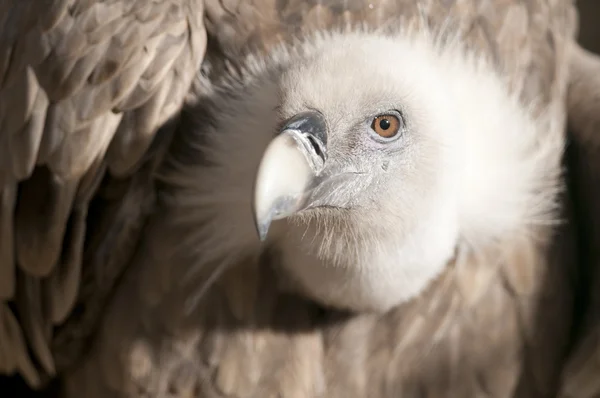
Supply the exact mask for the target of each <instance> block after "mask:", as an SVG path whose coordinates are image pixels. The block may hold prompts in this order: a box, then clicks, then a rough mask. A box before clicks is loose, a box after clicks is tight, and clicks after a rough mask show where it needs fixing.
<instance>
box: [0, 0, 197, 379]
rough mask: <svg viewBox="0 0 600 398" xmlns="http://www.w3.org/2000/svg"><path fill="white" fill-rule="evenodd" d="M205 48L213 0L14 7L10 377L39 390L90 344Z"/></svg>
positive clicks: (8, 103) (8, 114)
mask: <svg viewBox="0 0 600 398" xmlns="http://www.w3.org/2000/svg"><path fill="white" fill-rule="evenodd" d="M205 47H206V32H205V29H204V25H203V3H202V1H201V0H164V1H160V0H155V1H151V2H148V1H145V0H132V1H130V0H41V1H38V0H6V1H2V2H1V4H0V374H8V375H10V374H14V373H15V372H17V373H20V374H21V375H22V376H23V377H24V378H25V379H26V381H27V383H28V384H29V385H31V386H34V387H37V386H40V385H41V384H42V383H43V382H44V381H45V380H47V378H48V376H53V375H55V374H56V372H59V371H60V370H61V369H64V368H65V367H66V366H68V365H70V364H71V363H72V360H74V359H75V357H76V355H77V354H80V353H81V352H82V351H83V348H84V347H85V345H86V344H87V340H88V338H89V337H90V335H91V332H92V330H93V328H95V327H96V326H95V325H96V324H97V321H98V319H99V315H100V311H101V309H102V308H103V306H104V304H105V301H106V298H107V296H108V294H109V292H110V291H111V290H112V288H113V286H114V284H115V282H116V280H117V279H118V277H119V275H120V273H121V272H122V270H123V268H124V265H125V264H126V258H127V256H128V253H130V252H131V251H132V250H133V248H134V244H135V241H136V236H137V235H136V234H137V231H138V230H139V229H140V227H141V223H142V221H143V215H144V214H145V211H146V210H147V209H148V205H149V203H150V202H151V200H152V188H151V184H150V179H149V178H148V175H149V174H148V170H147V168H148V166H147V164H148V162H147V161H146V160H147V159H148V158H156V156H157V153H158V152H159V151H155V150H152V151H151V152H149V147H150V145H151V143H152V142H153V139H154V137H155V136H156V135H157V131H158V129H159V127H161V126H162V125H164V124H165V122H167V121H169V120H170V119H172V118H173V117H174V116H176V115H177V112H178V111H179V109H180V107H181V105H182V103H183V102H184V99H185V97H186V95H187V93H188V91H189V88H190V85H191V83H192V80H193V78H194V76H195V74H196V72H197V70H198V68H199V65H200V63H201V61H202V59H203V56H204V53H205ZM162 135H165V134H162ZM161 145H162V146H163V147H164V144H159V145H158V147H159V148H160V146H161ZM145 155H146V156H145ZM102 181H104V182H103V183H102ZM99 186H102V188H101V189H99Z"/></svg>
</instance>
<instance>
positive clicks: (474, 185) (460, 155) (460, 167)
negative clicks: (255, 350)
mask: <svg viewBox="0 0 600 398" xmlns="http://www.w3.org/2000/svg"><path fill="white" fill-rule="evenodd" d="M363 61H364V62H363ZM311 63H312V64H311ZM288 65H294V67H292V68H291V70H288ZM282 71H283V72H284V73H285V74H284V78H283V79H281V78H280V77H281V73H282ZM360 76H362V78H360ZM357 83H358V84H357ZM350 84H352V86H351V87H349V85H350ZM379 87H387V88H389V87H393V88H395V89H397V90H399V91H401V92H402V99H403V101H405V102H406V106H407V109H408V115H407V117H408V118H412V120H414V121H415V125H416V126H417V129H418V130H419V131H418V133H419V134H420V136H421V137H423V138H422V140H423V141H422V142H421V144H418V145H417V144H415V149H414V151H413V152H412V154H411V155H410V156H409V160H407V161H406V162H407V164H406V165H405V166H403V167H404V169H403V170H405V171H406V174H410V178H405V180H406V181H404V180H403V182H402V183H392V184H390V186H389V187H386V189H384V190H383V191H381V192H383V193H385V195H378V196H377V198H378V199H377V200H378V202H377V203H376V205H374V206H371V207H368V210H358V211H356V212H353V211H352V210H349V211H347V212H338V213H335V214H332V212H331V211H322V212H319V211H317V212H313V213H312V214H309V215H306V216H300V217H299V218H297V219H295V220H294V219H292V220H289V221H284V222H279V223H276V224H274V226H273V229H272V231H271V233H270V236H271V238H272V239H271V243H272V244H273V245H275V246H276V247H277V248H278V249H279V250H280V251H281V254H282V256H283V265H284V267H285V268H286V269H287V270H288V271H289V273H290V274H291V275H292V276H293V278H294V279H295V280H296V281H297V282H298V283H299V285H300V286H301V288H302V289H303V291H304V292H305V293H306V294H308V295H310V296H312V297H313V298H315V299H317V300H318V301H321V302H323V303H325V304H328V305H334V306H339V307H346V308H351V309H354V310H378V311H383V310H387V309H389V308H390V307H393V306H395V305H397V304H400V303H402V302H405V301H407V300H409V299H411V298H413V297H415V296H416V295H418V294H419V293H420V292H422V291H423V290H424V289H425V288H426V287H427V286H428V284H429V283H430V282H431V281H432V280H433V279H434V278H435V277H436V276H437V275H438V274H439V273H440V272H441V271H442V270H443V269H444V268H445V266H446V265H447V264H448V262H449V261H450V260H451V259H452V257H453V256H454V253H455V251H456V249H457V247H461V248H463V249H465V250H476V251H485V250H486V248H487V247H489V246H490V245H495V244H499V243H502V242H505V241H509V240H511V238H514V237H517V236H523V235H525V236H528V235H531V234H532V231H533V228H534V227H537V226H539V225H545V224H548V223H551V222H552V221H553V220H554V217H555V214H554V210H555V207H556V206H555V205H556V204H555V201H556V197H557V193H558V190H559V180H560V179H559V175H560V158H561V155H562V150H563V144H564V143H563V136H562V134H561V133H560V131H561V128H560V126H552V125H550V124H551V122H550V121H551V120H552V119H551V118H549V117H546V115H541V116H537V117H534V116H533V115H532V113H531V112H530V111H529V109H530V105H531V104H527V105H524V104H522V103H521V102H520V101H519V99H518V91H519V90H515V91H516V92H517V93H516V94H514V93H511V92H509V90H508V89H507V87H508V84H507V82H506V81H505V79H504V78H503V77H502V76H501V75H499V74H498V73H497V72H495V71H494V69H493V67H492V66H491V65H489V64H488V63H487V62H486V61H485V60H484V58H483V57H481V56H478V55H476V53H474V52H473V53H471V52H469V51H465V49H464V48H462V47H461V46H460V45H459V44H458V41H445V42H443V43H442V42H438V41H436V40H435V38H434V37H433V36H432V35H430V34H427V33H421V34H398V35H394V36H391V37H390V36H386V35H382V34H378V33H370V32H363V31H361V32H353V33H349V32H342V33H329V34H319V35H315V36H313V37H310V38H309V39H307V40H306V41H305V42H303V43H300V44H297V45H296V46H291V47H285V46H282V47H279V48H277V49H276V50H274V51H273V52H272V53H271V54H270V55H269V56H267V57H265V58H261V57H258V56H251V57H249V59H248V60H247V62H246V67H245V69H244V70H243V71H242V72H241V73H240V75H239V76H237V77H236V78H235V79H231V80H230V81H228V82H227V83H226V84H225V85H224V88H222V89H219V90H216V92H215V93H213V94H212V98H210V99H207V100H204V99H201V100H200V106H205V107H208V108H210V109H211V110H212V111H211V112H212V113H213V116H214V118H215V120H214V123H211V124H210V125H209V124H205V125H199V126H198V130H197V131H194V132H190V133H189V134H190V137H192V138H191V139H190V145H194V142H195V141H194V139H193V137H194V136H195V137H201V139H200V140H198V142H202V144H197V146H196V149H197V150H198V151H199V153H198V156H199V157H203V158H205V159H207V160H208V163H209V165H208V166H207V165H201V164H186V163H185V162H180V163H177V161H173V164H176V167H175V168H174V169H173V170H174V171H173V172H171V173H170V174H167V175H165V176H164V179H165V181H167V182H168V183H170V184H171V185H173V186H174V187H175V188H176V189H175V190H173V196H172V197H171V198H170V202H169V203H170V204H171V205H172V206H173V208H175V209H177V210H178V211H180V214H181V215H182V216H183V219H184V220H185V221H186V222H187V223H188V224H190V223H191V224H193V225H194V228H193V233H192V234H191V235H190V239H189V241H188V242H182V246H185V248H186V249H188V250H189V248H190V246H192V247H193V248H194V249H195V250H196V253H197V256H198V266H200V267H202V266H204V265H208V264H211V265H212V266H214V265H215V264H217V265H219V266H227V265H232V264H235V263H236V262H238V261H240V259H241V258H248V255H249V254H250V255H254V256H258V255H259V254H260V252H261V250H263V246H261V245H260V243H259V241H258V238H257V235H256V232H255V230H254V226H253V221H252V216H251V206H250V200H251V198H252V182H253V178H254V173H255V172H256V169H257V166H258V163H259V161H260V158H261V155H262V153H263V151H264V149H265V147H266V145H267V144H268V142H269V140H270V139H271V138H272V137H273V134H274V131H276V128H277V123H278V121H279V120H278V118H277V117H276V116H277V115H278V114H277V112H281V109H280V108H281V106H282V101H284V100H285V101H287V102H288V103H289V101H292V102H293V101H294V97H295V96H298V98H300V97H306V96H311V95H312V96H314V98H313V99H314V101H315V103H317V104H319V103H322V104H323V106H330V105H331V103H338V104H344V101H348V97H352V96H356V97H357V98H359V97H360V96H361V92H370V94H373V91H376V90H378V88H379ZM296 91H298V92H296ZM231 93H235V96H234V95H231ZM336 96H339V97H336ZM290 98H291V99H290ZM336 98H337V99H336ZM341 98H343V99H344V101H341V100H340V99H341ZM202 101H205V103H204V105H203V104H202ZM208 101H210V105H208ZM298 101H300V100H298ZM336 101H337V102H336ZM294 106H295V105H294V104H293V103H292V104H291V105H290V107H291V108H294ZM342 108H343V106H342ZM332 112H334V111H332ZM337 112H338V114H337V115H343V112H344V110H343V109H339V110H338V111H337ZM340 117H342V116H340ZM425 143H428V144H425ZM419 145H420V146H419ZM428 148H429V149H428ZM429 150H430V152H428V151H429ZM408 153H410V152H408ZM398 156H402V155H398ZM399 179H400V177H399ZM530 238H531V239H533V236H531V237H530Z"/></svg>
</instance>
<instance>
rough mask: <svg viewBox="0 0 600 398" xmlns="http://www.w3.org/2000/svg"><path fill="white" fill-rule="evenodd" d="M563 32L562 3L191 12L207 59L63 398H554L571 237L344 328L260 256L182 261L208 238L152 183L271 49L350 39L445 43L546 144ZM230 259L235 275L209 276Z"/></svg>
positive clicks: (188, 156)
mask: <svg viewBox="0 0 600 398" xmlns="http://www.w3.org/2000/svg"><path fill="white" fill-rule="evenodd" d="M574 15H575V11H574V4H573V2H572V1H569V0H553V1H547V2H535V1H526V0H505V1H487V0H471V1H444V2H440V1H434V0H422V1H419V2H413V1H391V0H389V1H386V0H380V1H364V0H343V1H342V0H339V1H338V0H333V1H328V2H312V1H311V2H306V1H299V0H288V1H276V2H275V1H266V0H250V1H227V2H225V1H223V2H218V1H206V3H205V23H206V28H207V31H208V36H209V39H208V50H207V54H206V57H205V59H204V63H203V66H202V71H201V73H200V74H199V79H198V80H197V82H196V83H197V85H196V87H195V88H194V91H197V89H202V90H204V91H202V94H201V95H199V96H198V97H197V99H198V100H197V101H191V102H190V105H189V106H186V107H184V111H183V115H182V119H181V121H180V123H179V124H178V126H177V129H176V131H175V132H174V138H173V142H172V143H171V145H170V147H169V149H168V155H167V156H168V158H169V160H173V162H165V163H162V164H161V165H160V166H159V175H162V176H164V175H168V176H169V177H168V178H163V179H161V180H160V183H158V186H157V190H158V197H159V200H158V204H157V205H156V207H155V208H154V210H155V211H154V214H152V216H151V218H150V219H149V220H148V223H147V226H146V228H145V230H144V231H143V238H142V240H141V244H140V245H139V246H138V247H137V248H136V251H135V255H134V257H133V261H132V264H131V266H130V267H129V268H128V270H127V272H126V273H125V275H124V277H123V278H122V280H120V283H119V287H118V289H117V291H116V293H115V295H114V297H113V299H112V300H111V302H110V304H109V305H108V307H107V310H106V314H105V317H104V318H103V323H102V324H101V325H100V327H99V330H98V334H97V335H96V336H95V339H94V342H93V345H92V348H91V351H90V352H89V354H88V355H86V356H85V358H84V359H83V360H82V362H81V363H80V364H79V365H78V366H77V368H76V369H74V370H73V372H70V373H69V374H68V375H66V377H65V379H66V380H65V394H66V395H67V396H70V397H79V396H86V397H90V398H93V397H104V396H120V397H142V396H173V397H183V396H195V397H236V398H246V397H248V398H250V397H265V396H286V397H288V396H289V397H321V396H322V397H348V396H350V397H352V396H354V397H365V396H368V397H392V396H431V397H470V396H478V397H507V398H508V397H516V396H522V397H544V396H552V395H554V394H555V393H556V391H557V389H558V388H559V385H558V384H559V383H558V375H559V373H560V370H561V367H562V359H563V358H564V356H565V355H566V352H567V349H568V347H567V344H568V341H569V337H570V336H569V333H570V327H571V319H572V304H573V294H574V293H573V290H574V285H573V278H572V275H571V274H572V270H573V267H574V266H575V262H576V260H575V258H574V248H573V247H572V231H571V225H570V222H567V223H563V224H561V226H559V227H557V228H556V230H554V229H552V228H551V227H547V229H546V228H542V229H543V232H541V233H540V235H539V236H540V237H541V239H540V241H539V242H538V241H536V240H535V239H532V238H531V237H525V238H523V239H522V240H519V239H515V241H511V242H509V243H508V245H509V248H508V249H507V250H506V251H505V252H503V253H502V257H501V258H502V259H503V261H495V260H497V258H496V257H495V256H494V253H471V255H469V256H465V257H462V258H457V259H456V261H453V262H452V263H451V264H449V266H448V269H446V270H445V272H444V273H443V274H442V275H440V277H439V278H438V279H437V280H436V281H435V282H434V283H432V285H431V286H430V287H429V288H428V289H427V291H425V292H424V293H423V294H422V296H420V297H418V298H417V299H414V300H412V301H410V302H407V303H405V304H403V305H401V306H399V307H397V308H394V309H393V310H391V311H390V312H388V313H386V314H385V315H381V314H360V315H355V314H348V313H345V312H341V311H336V310H332V309H329V308H324V307H322V306H320V305H317V304H315V303H314V302H312V301H310V300H306V299H304V298H302V297H299V296H298V295H296V294H293V293H290V292H289V291H288V290H287V285H286V282H287V281H286V280H285V277H282V276H281V275H280V273H279V271H280V269H279V267H278V261H280V258H279V256H278V253H277V251H269V250H265V251H261V252H260V254H256V253H250V254H249V255H248V256H246V257H244V258H237V257H236V256H238V255H239V253H237V252H235V251H234V250H232V252H231V253H226V254H225V255H224V256H223V258H213V257H209V256H208V255H207V254H206V253H203V252H202V251H200V252H198V251H196V250H195V248H196V247H197V246H196V245H195V244H198V245H199V246H201V243H202V242H201V241H199V240H200V239H203V238H204V239H207V238H208V236H209V235H210V234H211V233H212V232H214V231H211V230H210V228H208V229H206V228H203V225H202V224H201V223H200V222H199V221H198V219H197V218H196V217H195V216H196V213H195V212H194V210H193V208H192V209H191V210H190V207H189V206H187V207H186V205H189V204H190V202H187V203H186V202H183V201H180V202H178V201H174V202H173V201H170V200H169V199H170V198H172V197H173V196H172V194H173V191H174V190H176V189H175V188H173V186H171V185H170V184H171V183H177V182H180V181H178V178H180V177H182V178H183V177H185V176H181V175H178V174H177V173H176V172H175V173H174V174H169V173H170V172H171V171H172V170H171V169H170V167H171V166H172V165H173V163H174V164H176V165H177V166H179V167H196V168H197V169H196V170H199V169H200V168H202V167H208V166H210V158H209V157H208V156H206V157H204V156H203V152H202V149H203V148H204V147H205V146H206V145H207V140H205V138H206V137H205V136H204V135H203V134H202V133H203V132H205V131H209V130H210V128H211V126H214V125H215V123H216V120H217V119H218V112H219V107H218V106H212V105H214V104H217V105H218V104H219V102H218V100H216V101H214V102H212V101H213V100H214V98H215V97H216V98H219V96H221V95H223V92H225V98H228V97H227V95H229V96H230V97H231V100H232V101H233V100H234V99H235V98H237V95H238V94H239V92H236V91H235V90H233V91H228V90H231V89H232V87H234V88H235V87H237V88H238V89H239V90H240V91H243V88H244V82H245V81H244V77H245V73H247V71H248V69H249V68H250V69H251V68H253V67H258V68H260V67H261V66H260V65H263V64H264V63H268V62H271V61H273V62H276V59H274V58H277V56H278V55H279V53H278V52H277V51H278V50H277V51H275V50H273V49H274V48H279V47H277V46H278V45H279V44H281V43H283V44H282V45H283V46H284V47H285V46H292V45H293V44H292V43H294V42H295V39H297V38H302V37H304V36H305V35H307V34H310V33H311V32H314V31H318V30H330V29H334V28H336V27H347V26H355V25H366V26H367V27H369V28H375V29H386V28H387V27H389V26H396V27H397V25H402V26H404V27H407V28H408V29H413V30H419V29H431V30H433V31H441V32H444V31H445V30H446V29H449V31H451V32H452V33H453V34H456V35H458V37H459V39H460V40H461V41H463V42H464V43H466V45H467V46H468V47H469V48H470V49H472V50H473V51H475V52H476V53H477V54H479V55H481V56H483V57H485V58H487V59H489V60H491V64H492V65H494V67H495V68H497V70H498V72H499V73H500V74H501V75H502V76H503V77H504V78H505V80H506V85H507V86H508V87H509V88H510V90H511V91H513V92H516V93H517V94H518V97H519V99H520V101H521V104H522V106H523V107H526V108H527V109H530V111H531V112H532V114H533V115H537V116H539V117H540V121H539V122H540V123H546V122H547V123H548V134H563V126H564V122H565V119H566V111H567V108H566V95H567V83H568V67H569V66H568V61H569V57H570V55H569V52H568V51H569V50H568V49H569V47H570V45H571V43H572V42H573V40H574V33H575V25H576V21H575V18H574ZM266 54H267V55H266ZM269 54H270V55H269ZM248 63H250V66H249V64H248ZM257 65H258V66H257ZM207 77H208V81H207V79H206V78H207ZM223 82H224V83H223ZM213 84H214V86H213ZM213 89H214V90H213ZM240 109H241V108H240ZM542 115H543V117H542ZM544 117H547V118H548V119H543V118H544ZM542 119H543V121H542ZM193 133H194V134H193ZM191 135H194V138H195V139H197V140H196V141H193V144H194V145H191V144H190V142H192V141H191V139H190V136H191ZM232 161H233V160H232ZM192 177H193V174H192ZM175 185H176V184H175ZM209 188H210V187H209ZM215 198H217V199H221V200H222V201H224V203H225V204H228V203H233V204H235V203H236V202H235V199H238V198H230V197H225V195H222V192H214V195H213V196H212V197H211V198H209V199H213V200H214V199H215ZM184 199H185V198H184ZM228 200H230V201H231V202H227V201H228ZM568 202H569V201H568V199H567V198H564V201H563V203H564V206H562V207H563V210H564V216H565V217H567V218H568V217H570V215H569V203H568ZM193 203H194V202H192V204H193ZM204 204H205V205H206V204H207V203H204ZM208 205H210V203H208ZM230 210H231V213H235V212H236V210H235V209H234V208H233V207H232V208H231V209H230ZM203 221H204V222H208V221H210V220H208V221H207V220H206V219H205V220H203ZM211 225H213V224H211ZM234 229H235V228H233V227H231V228H229V229H228V231H230V232H231V233H232V234H234V233H235V232H236V231H235V230H234ZM554 232H556V233H554ZM203 234H206V235H203ZM194 239H197V240H194ZM182 246H183V247H185V248H186V249H187V250H183V251H178V250H177V249H179V248H181V247H182ZM486 254H487V255H488V256H486ZM479 255H482V256H481V257H480V256H479ZM230 257H232V258H236V259H237V260H239V261H237V263H236V264H235V265H236V267H234V268H231V269H228V270H226V271H224V267H222V266H221V265H222V263H224V262H227V261H230ZM182 282H183V283H182Z"/></svg>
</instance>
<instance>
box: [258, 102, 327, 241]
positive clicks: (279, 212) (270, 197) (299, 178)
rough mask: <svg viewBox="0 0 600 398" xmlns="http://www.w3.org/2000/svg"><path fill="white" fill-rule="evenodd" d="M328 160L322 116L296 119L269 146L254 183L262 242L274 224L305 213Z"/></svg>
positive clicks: (325, 128) (310, 114)
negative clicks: (308, 199) (272, 223)
mask: <svg viewBox="0 0 600 398" xmlns="http://www.w3.org/2000/svg"><path fill="white" fill-rule="evenodd" d="M326 159H327V126H326V124H325V119H324V117H323V115H321V114H320V113H318V112H306V113H302V114H299V115H296V116H295V117H293V118H292V119H290V120H289V122H288V123H287V124H286V125H285V126H284V127H283V129H282V130H281V133H280V134H278V135H277V136H276V137H275V138H274V139H273V140H272V141H271V142H270V143H269V145H268V146H267V149H266V150H265V152H264V154H263V157H262V160H261V162H260V165H259V167H258V172H257V174H256V179H255V182H254V202H253V213H254V221H255V223H256V229H257V231H258V235H259V237H260V240H265V239H266V237H267V232H268V231H269V227H270V225H271V222H272V221H273V220H278V219H282V218H285V217H288V216H290V215H292V214H294V213H297V212H298V211H300V210H302V209H304V208H305V207H306V205H307V204H308V203H307V197H308V194H309V192H310V190H311V189H312V188H314V185H315V182H316V180H317V177H318V176H319V175H320V173H321V172H322V171H323V168H324V166H325V161H326Z"/></svg>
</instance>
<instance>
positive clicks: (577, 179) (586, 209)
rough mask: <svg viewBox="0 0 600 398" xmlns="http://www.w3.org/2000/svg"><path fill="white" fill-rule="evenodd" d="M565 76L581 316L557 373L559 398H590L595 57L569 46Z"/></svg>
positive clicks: (594, 332)
mask: <svg viewBox="0 0 600 398" xmlns="http://www.w3.org/2000/svg"><path fill="white" fill-rule="evenodd" d="M570 75H571V79H570V85H569V131H570V138H571V140H570V145H569V150H570V152H571V157H570V158H571V163H570V165H569V166H570V174H571V178H572V180H573V191H574V195H575V197H576V200H577V202H576V203H577V205H578V206H577V208H576V211H577V218H578V227H579V236H580V238H579V240H580V246H581V251H582V257H581V260H582V263H583V266H582V270H581V271H582V273H581V275H580V281H581V287H580V295H581V308H583V309H584V310H585V314H584V317H583V322H582V325H581V327H580V330H579V331H578V339H577V343H576V345H575V348H574V351H573V353H572V354H571V355H570V357H569V359H568V361H567V365H566V368H565V371H564V373H563V380H562V383H563V384H562V389H561V395H560V397H562V398H574V397H577V398H588V397H590V398H591V397H596V396H598V394H600V359H599V358H600V340H599V337H600V322H599V321H598V320H599V318H598V314H600V290H599V289H598V286H600V272H599V271H600V250H599V249H600V246H599V244H598V242H599V241H600V208H599V207H598V201H599V199H600V166H599V165H598V160H597V159H598V158H599V156H600V113H599V111H600V56H598V55H595V54H592V53H590V52H588V51H586V50H584V49H583V48H581V47H579V46H575V45H574V46H573V49H572V52H571V71H570Z"/></svg>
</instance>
